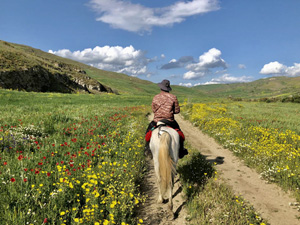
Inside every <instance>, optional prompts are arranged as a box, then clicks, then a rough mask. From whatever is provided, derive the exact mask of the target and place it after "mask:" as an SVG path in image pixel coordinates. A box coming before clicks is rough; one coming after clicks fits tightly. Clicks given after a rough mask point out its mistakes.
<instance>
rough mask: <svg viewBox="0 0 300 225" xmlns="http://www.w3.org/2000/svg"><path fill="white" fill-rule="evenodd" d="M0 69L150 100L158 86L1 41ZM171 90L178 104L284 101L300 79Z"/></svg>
mask: <svg viewBox="0 0 300 225" xmlns="http://www.w3.org/2000/svg"><path fill="white" fill-rule="evenodd" d="M0 65H1V67H0V78H1V76H3V73H5V72H12V73H18V76H22V73H24V71H28V70H29V69H30V68H36V67H39V68H40V69H42V70H45V71H49V72H50V73H52V74H68V75H70V76H71V77H72V79H81V81H82V80H83V81H84V83H85V84H86V85H93V83H98V82H99V83H100V84H101V85H103V86H104V87H105V88H104V89H105V91H106V92H114V93H116V94H120V95H150V96H153V95H155V94H157V93H158V92H159V88H158V87H157V84H155V83H152V82H150V81H146V80H142V79H139V78H137V77H131V76H128V75H125V74H121V73H115V72H110V71H105V70H100V69H97V68H95V67H91V66H89V65H86V64H83V63H80V62H76V61H73V60H70V59H67V58H62V57H59V56H56V55H53V54H50V53H46V52H43V51H41V50H39V49H35V48H32V47H29V46H25V45H19V44H13V43H8V42H5V41H0ZM1 74H2V75H1ZM0 81H1V79H0ZM0 84H1V83H0ZM171 85H172V81H171ZM0 87H1V85H0ZM60 88H61V87H60ZM172 88H173V92H172V93H174V94H176V95H177V96H178V97H179V98H180V99H181V100H183V99H195V98H196V99H197V98H201V99H203V98H228V97H233V98H245V99H251V98H256V99H257V98H265V97H285V96H289V95H294V94H297V93H299V92H300V77H271V78H265V79H260V80H256V81H253V82H250V83H235V84H212V85H200V86H196V87H193V88H187V87H182V86H176V85H172ZM62 92H63V91H62Z"/></svg>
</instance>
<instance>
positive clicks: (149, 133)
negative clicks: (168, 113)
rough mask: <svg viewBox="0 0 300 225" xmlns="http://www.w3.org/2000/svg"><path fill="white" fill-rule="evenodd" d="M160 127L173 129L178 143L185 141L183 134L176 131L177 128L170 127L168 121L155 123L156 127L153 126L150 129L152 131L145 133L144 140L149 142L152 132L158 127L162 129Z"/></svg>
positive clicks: (178, 130)
mask: <svg viewBox="0 0 300 225" xmlns="http://www.w3.org/2000/svg"><path fill="white" fill-rule="evenodd" d="M162 126H167V127H170V128H173V129H174V130H176V131H177V133H178V134H179V137H180V141H182V142H183V141H184V140H185V136H184V134H183V132H182V131H181V130H180V129H178V128H174V127H172V126H171V124H170V122H169V120H165V119H164V120H160V121H158V122H157V123H156V125H155V126H154V127H152V129H151V130H149V131H148V132H147V133H146V135H145V140H146V141H147V142H149V141H150V139H151V136H152V131H153V130H155V129H156V128H159V127H162Z"/></svg>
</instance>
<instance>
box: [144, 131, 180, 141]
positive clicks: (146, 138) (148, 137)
mask: <svg viewBox="0 0 300 225" xmlns="http://www.w3.org/2000/svg"><path fill="white" fill-rule="evenodd" d="M175 130H176V131H177V132H178V134H179V137H180V140H181V141H184V140H185V137H184V134H183V132H182V131H181V130H179V129H175ZM151 135H152V130H149V131H148V132H147V134H146V135H145V140H146V141H150V139H151Z"/></svg>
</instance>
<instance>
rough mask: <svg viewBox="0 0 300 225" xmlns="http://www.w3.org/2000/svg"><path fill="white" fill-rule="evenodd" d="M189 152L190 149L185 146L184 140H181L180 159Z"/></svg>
mask: <svg viewBox="0 0 300 225" xmlns="http://www.w3.org/2000/svg"><path fill="white" fill-rule="evenodd" d="M187 154H189V152H188V150H187V149H186V148H184V147H183V141H180V148H179V154H178V157H179V159H182V158H183V157H184V156H185V155H187Z"/></svg>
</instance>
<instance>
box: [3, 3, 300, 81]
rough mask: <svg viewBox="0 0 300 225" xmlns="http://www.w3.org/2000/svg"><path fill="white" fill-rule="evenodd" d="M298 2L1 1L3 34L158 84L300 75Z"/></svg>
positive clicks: (8, 38) (299, 16)
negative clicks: (168, 81)
mask: <svg viewBox="0 0 300 225" xmlns="http://www.w3.org/2000/svg"><path fill="white" fill-rule="evenodd" d="M299 12H300V1H299V0H185V1H184V0H178V1H171V0H164V1H161V0H139V1H138V0H126V1H125V0H63V1H62V0H51V1H45V0H0V40H4V41H8V42H13V43H18V44H24V45H29V46H32V47H34V48H38V49H41V50H43V51H46V52H50V53H52V54H56V55H59V56H63V57H68V58H71V59H74V60H77V61H81V62H84V63H86V64H90V65H93V66H95V67H97V68H100V69H104V70H109V71H115V72H122V73H125V74H128V75H130V76H136V77H139V78H141V79H145V80H150V81H152V82H160V81H161V80H162V79H169V80H170V81H171V84H180V85H184V86H194V85H199V84H210V83H234V82H249V81H253V80H256V79H260V78H265V77H270V76H291V77H293V76H300V29H299V27H300V13H299Z"/></svg>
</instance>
